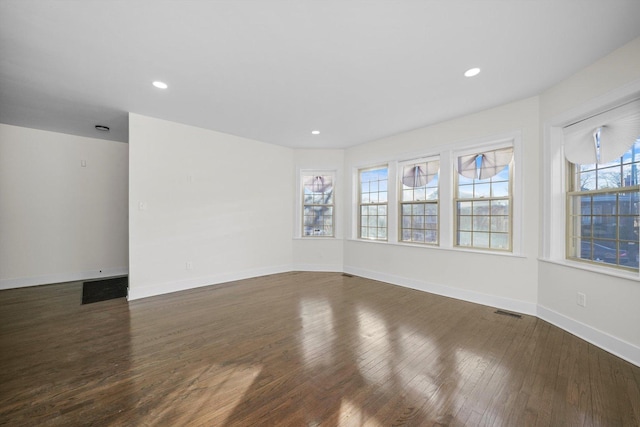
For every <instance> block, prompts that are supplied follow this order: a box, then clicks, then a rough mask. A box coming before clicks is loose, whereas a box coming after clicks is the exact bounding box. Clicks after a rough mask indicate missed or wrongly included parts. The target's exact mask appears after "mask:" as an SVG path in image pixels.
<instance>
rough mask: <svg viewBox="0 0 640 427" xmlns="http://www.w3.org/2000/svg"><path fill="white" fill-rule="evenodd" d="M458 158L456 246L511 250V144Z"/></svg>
mask: <svg viewBox="0 0 640 427" xmlns="http://www.w3.org/2000/svg"><path fill="white" fill-rule="evenodd" d="M457 160H458V161H457V171H458V173H457V174H456V176H457V181H456V189H455V194H456V195H455V209H456V213H455V215H456V221H455V222H456V224H455V225H456V232H455V245H456V246H459V247H468V248H481V249H494V250H503V251H510V250H511V241H512V238H511V235H512V233H511V205H512V197H511V194H512V190H511V182H512V179H511V175H512V169H513V147H506V148H500V149H497V150H491V151H485V152H481V153H477V152H476V153H472V154H465V155H461V156H458V158H457Z"/></svg>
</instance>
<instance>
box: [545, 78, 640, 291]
mask: <svg viewBox="0 0 640 427" xmlns="http://www.w3.org/2000/svg"><path fill="white" fill-rule="evenodd" d="M639 98H640V80H638V81H635V82H633V83H631V84H629V85H626V86H623V87H621V88H619V89H617V90H614V91H611V92H609V93H607V94H605V95H603V96H600V97H598V98H595V99H593V100H591V101H589V102H586V103H584V104H582V105H580V106H578V107H576V108H573V109H571V110H569V111H567V112H565V113H563V114H559V115H557V116H555V117H553V118H551V119H550V120H548V121H547V122H545V123H544V125H543V147H542V149H543V155H542V167H543V170H542V188H543V195H542V247H541V251H540V259H541V260H542V261H547V262H551V263H554V264H560V265H565V266H569V267H572V268H576V269H579V270H585V271H591V272H597V273H602V274H606V275H610V276H616V277H624V278H627V279H632V280H637V281H640V271H639V272H634V271H630V272H627V271H621V270H620V269H618V268H615V267H611V266H606V265H603V266H600V265H597V264H590V263H583V262H580V261H572V260H570V259H567V258H566V242H565V239H566V221H567V219H566V217H567V215H566V192H567V189H568V180H567V172H568V171H567V161H566V159H565V156H564V149H563V145H564V144H563V142H564V132H563V130H562V129H563V128H564V127H565V126H567V125H570V124H572V123H575V122H576V121H578V120H582V119H585V118H587V117H591V116H594V115H596V114H599V113H601V112H604V111H607V110H610V109H612V108H615V107H617V106H619V105H623V104H625V103H628V102H629V101H632V100H634V99H639Z"/></svg>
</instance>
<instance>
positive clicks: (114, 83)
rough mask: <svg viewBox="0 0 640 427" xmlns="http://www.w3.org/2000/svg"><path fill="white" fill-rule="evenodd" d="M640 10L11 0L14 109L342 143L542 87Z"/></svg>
mask: <svg viewBox="0 0 640 427" xmlns="http://www.w3.org/2000/svg"><path fill="white" fill-rule="evenodd" d="M639 17H640V1H639V0H598V1H595V0H495V1H484V0H431V1H430V0H423V1H410V0H395V1H392V0H388V1H376V0H369V1H364V0H362V1H353V0H323V1H319V0H289V1H285V0H282V1H277V0H222V1H186V0H183V1H163V0H82V1H75V0H0V122H2V123H8V124H13V125H18V126H26V127H33V128H39V129H47V130H52V131H57V132H63V133H70V134H77V135H83V136H91V137H97V138H103V139H112V140H116V141H127V139H128V124H127V112H135V113H139V114H143V115H148V116H152V117H158V118H162V119H166V120H171V121H176V122H181V123H185V124H190V125H195V126H200V127H203V128H208V129H213V130H217V131H221V132H226V133H230V134H234V135H239V136H243V137H248V138H252V139H257V140H261V141H265V142H270V143H273V144H279V145H284V146H290V147H304V148H342V147H348V146H352V145H355V144H359V143H363V142H366V141H370V140H374V139H377V138H381V137H384V136H388V135H392V134H396V133H399V132H402V131H406V130H410V129H415V128H419V127H423V126H426V125H429V124H433V123H436V122H439V121H442V120H446V119H449V118H453V117H457V116H461V115H464V114H468V113H471V112H474V111H478V110H482V109H485V108H488V107H492V106H495V105H499V104H503V103H506V102H509V101H513V100H517V99H522V98H526V97H529V96H533V95H536V94H538V93H540V92H541V91H543V90H544V89H546V88H548V87H550V86H552V85H554V84H555V83H557V82H559V81H561V80H562V79H564V78H566V77H568V76H570V75H571V74H572V73H574V72H576V71H578V70H579V69H581V68H583V67H585V66H586V65H588V64H590V63H592V62H594V61H595V60H597V59H598V58H600V57H602V56H604V55H606V54H607V53H609V52H611V51H612V50H614V49H616V48H617V47H619V46H621V45H623V44H624V43H626V42H627V41H629V40H632V39H633V38H635V37H638V36H640V25H638V18H639ZM470 67H480V68H482V73H481V74H480V75H479V76H477V77H475V78H470V79H469V78H465V77H463V73H464V71H465V70H466V69H468V68H470ZM153 80H162V81H165V82H166V83H168V84H169V88H168V89H167V90H164V91H161V90H159V89H156V88H154V87H153V86H152V85H151V82H152V81H153ZM96 124H103V125H107V126H110V127H111V131H110V132H109V133H99V132H98V131H96V130H95V129H94V126H95V125H96ZM313 129H319V130H320V131H321V134H320V135H317V136H314V135H311V130H313ZM177 142H179V141H177Z"/></svg>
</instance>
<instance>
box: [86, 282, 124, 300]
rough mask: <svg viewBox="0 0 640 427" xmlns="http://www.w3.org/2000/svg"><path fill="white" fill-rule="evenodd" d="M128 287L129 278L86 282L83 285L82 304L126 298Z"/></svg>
mask: <svg viewBox="0 0 640 427" xmlns="http://www.w3.org/2000/svg"><path fill="white" fill-rule="evenodd" d="M128 287H129V277H128V276H124V277H114V278H113V279H105V280H93V281H90V282H84V283H83V284H82V304H91V303H93V302H98V301H106V300H109V299H114V298H122V297H126V296H127V288H128Z"/></svg>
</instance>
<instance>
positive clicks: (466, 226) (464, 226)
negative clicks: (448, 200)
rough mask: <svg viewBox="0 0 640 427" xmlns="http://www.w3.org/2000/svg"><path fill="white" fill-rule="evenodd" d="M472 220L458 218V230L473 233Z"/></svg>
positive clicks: (462, 217) (464, 217)
mask: <svg viewBox="0 0 640 427" xmlns="http://www.w3.org/2000/svg"><path fill="white" fill-rule="evenodd" d="M471 218H473V217H470V216H459V217H458V230H460V231H471V230H472V228H471Z"/></svg>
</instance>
